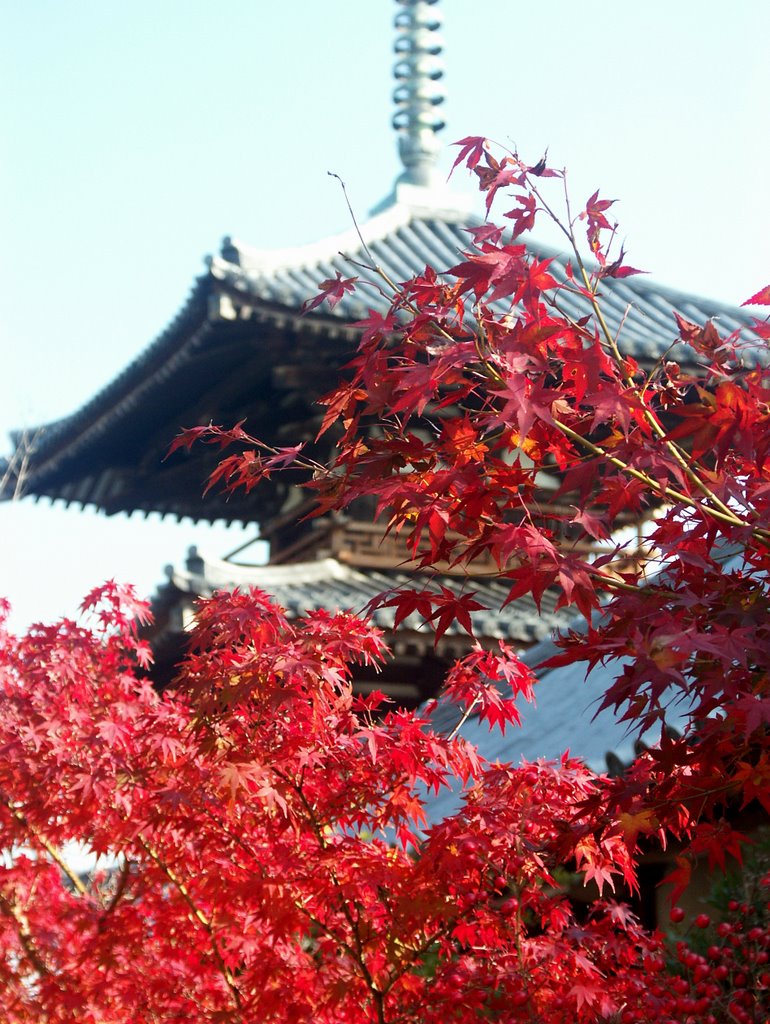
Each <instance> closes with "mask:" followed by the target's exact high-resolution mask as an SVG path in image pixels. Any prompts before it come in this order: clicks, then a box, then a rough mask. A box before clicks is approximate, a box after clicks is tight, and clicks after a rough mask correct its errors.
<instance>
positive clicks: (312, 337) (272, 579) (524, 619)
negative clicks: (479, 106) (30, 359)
mask: <svg viewBox="0 0 770 1024" xmlns="http://www.w3.org/2000/svg"><path fill="white" fill-rule="evenodd" d="M397 6H398V11H397V15H396V20H395V26H396V43H395V53H396V63H395V66H394V74H395V78H396V88H395V91H394V102H395V107H396V110H395V115H394V117H393V127H394V129H395V131H396V134H397V137H398V146H399V153H400V157H401V163H402V170H401V173H400V176H399V177H398V179H397V181H396V182H395V185H394V187H393V189H392V191H391V193H390V194H389V196H388V197H387V198H386V199H385V200H383V201H382V202H381V203H380V204H379V205H378V206H377V207H376V208H375V209H374V210H373V211H372V213H371V215H370V216H369V218H368V219H367V220H366V221H365V222H364V223H363V224H362V225H361V226H360V228H359V227H358V226H352V227H351V228H350V229H349V230H348V231H346V232H344V233H342V234H339V235H336V236H334V237H329V238H325V239H323V240H321V241H320V242H317V243H315V244H312V245H307V246H303V247H299V248H293V249H280V250H269V251H268V250H261V249H258V248H254V247H253V246H250V245H247V244H245V243H243V242H241V241H239V240H237V239H234V238H226V239H225V240H224V242H223V244H222V247H221V250H220V252H219V254H218V255H216V256H213V257H210V258H209V259H208V260H207V261H206V267H205V270H204V272H203V273H202V274H201V276H200V277H198V279H197V280H196V281H195V282H194V284H193V286H192V289H191V291H190V294H189V296H188V298H187V300H186V301H185V303H184V304H183V306H182V308H181V309H180V311H179V313H178V315H177V316H176V318H175V319H174V320H173V321H172V322H171V323H170V324H169V325H168V326H167V327H166V329H165V330H164V331H163V332H162V333H161V334H160V335H159V336H158V337H157V338H156V339H155V340H154V341H153V342H152V343H151V344H150V345H149V346H148V347H147V348H146V349H145V350H144V351H143V352H142V353H141V354H140V355H139V356H138V357H137V358H136V359H135V360H134V361H133V362H132V363H131V364H130V365H129V366H128V367H127V368H126V369H125V370H124V371H123V372H122V373H121V374H120V375H119V376H118V377H116V378H115V379H114V380H113V381H112V382H111V383H110V384H108V385H107V386H106V387H105V388H104V389H103V390H102V391H101V392H99V393H98V394H97V395H95V396H94V397H93V398H92V399H91V400H90V401H89V402H87V403H86V404H85V405H84V406H83V407H82V408H80V409H79V410H77V411H76V412H74V413H73V414H72V415H70V416H68V417H66V418H64V419H62V420H59V421H57V422H54V423H50V424H47V425H46V426H45V427H44V428H40V429H38V430H36V431H35V432H34V433H35V437H36V438H37V440H36V443H35V447H34V450H33V451H32V452H31V453H30V454H29V457H28V459H27V463H26V466H25V474H24V493H26V494H32V495H36V496H39V497H48V498H50V499H60V500H63V501H64V502H66V503H75V504H80V505H86V504H91V505H94V506H96V507H97V508H98V509H100V510H102V511H103V512H104V513H106V514H107V515H111V514H114V513H118V512H133V511H137V510H139V511H144V512H158V513H160V514H161V515H171V516H174V517H178V518H182V517H184V516H189V517H191V518H192V519H194V520H209V521H214V520H225V521H228V522H242V523H246V524H253V525H254V526H255V534H254V537H255V539H256V537H257V536H260V537H262V538H264V539H266V540H267V541H268V542H269V544H270V563H269V564H268V565H267V566H264V565H255V564H250V563H249V560H248V546H247V545H244V546H242V547H241V548H240V549H238V551H236V552H233V553H231V555H230V556H228V557H226V558H224V559H221V560H214V559H210V558H206V557H204V556H203V555H201V554H199V553H198V552H197V551H191V553H190V556H189V558H188V560H187V563H186V564H185V565H184V566H182V567H178V568H170V569H169V570H168V571H167V575H168V580H167V582H166V584H164V585H163V586H162V587H161V588H160V590H159V591H158V594H157V595H156V597H155V601H154V606H155V613H156V620H157V633H156V635H155V637H154V643H155V648H156V656H157V660H158V668H157V672H158V677H159V680H160V681H161V682H163V681H164V680H165V679H166V678H169V677H170V676H171V674H172V673H173V666H174V664H175V663H176V661H177V659H178V657H179V654H180V651H181V648H182V645H183V643H184V637H185V633H186V630H187V628H188V626H189V624H190V621H191V618H192V616H193V614H194V605H195V601H196V600H197V598H199V597H200V596H207V595H209V594H211V593H212V592H213V591H214V590H216V589H221V588H232V587H236V586H238V587H249V586H258V587H260V588H261V589H263V590H265V591H267V592H269V593H271V594H274V595H275V597H276V599H277V600H278V601H279V603H280V604H281V605H282V606H283V607H285V608H286V609H287V610H288V611H289V612H290V613H292V614H300V613H301V612H302V611H304V610H307V609H312V608H318V607H324V608H327V609H338V608H350V609H353V610H355V611H359V610H362V609H363V608H364V607H365V606H366V605H367V603H368V602H369V601H370V600H371V598H372V597H374V596H375V595H376V594H378V593H381V592H383V591H386V590H390V589H392V588H394V587H401V586H405V585H415V584H417V585H420V586H434V585H437V584H438V583H440V584H443V585H444V586H448V587H450V588H452V589H454V590H455V591H456V592H458V593H459V592H460V591H466V592H467V591H468V590H473V591H474V592H475V593H476V599H477V600H479V601H480V602H481V603H483V604H484V605H485V606H486V607H487V608H488V609H490V611H486V612H476V613H474V628H475V630H476V632H477V634H478V636H479V637H480V638H481V641H482V642H483V643H485V644H490V645H491V644H494V643H496V641H497V640H498V639H505V640H507V641H508V642H510V643H512V644H514V645H515V646H517V647H518V648H520V649H525V648H528V647H530V646H532V645H533V644H535V643H538V642H541V641H544V640H546V639H547V638H548V637H549V636H550V635H551V633H552V632H553V631H554V629H555V628H556V627H557V626H558V625H559V624H560V623H563V622H564V615H563V613H561V614H559V613H557V612H556V611H555V603H556V601H555V596H553V595H552V596H549V595H545V596H544V599H543V603H542V607H541V609H540V610H538V609H537V608H536V607H535V604H534V602H533V601H532V600H531V599H520V600H518V601H515V602H513V603H511V604H509V605H507V606H506V608H505V609H504V611H499V609H500V607H501V605H502V603H503V601H504V599H505V597H506V595H507V588H506V587H505V585H504V584H502V583H500V582H498V581H496V580H495V579H494V578H493V577H489V576H483V577H482V576H481V574H482V573H483V572H484V571H485V570H488V569H491V568H493V567H492V566H483V565H482V566H478V567H477V571H478V572H479V574H480V575H479V578H477V579H473V578H468V576H467V575H461V574H459V573H458V574H454V575H452V574H450V573H449V572H448V571H447V572H446V573H444V574H442V575H440V576H439V577H435V576H434V577H427V576H421V577H418V576H417V574H416V573H415V571H414V568H413V567H411V566H410V564H409V561H408V558H407V554H406V551H405V549H404V548H403V547H402V546H401V545H400V543H399V542H398V541H397V540H396V539H393V538H383V536H382V531H381V530H380V529H379V528H378V527H376V526H373V525H372V522H371V516H370V514H369V512H370V510H368V509H360V510H353V511H351V512H350V514H348V515H345V516H340V515H335V516H332V515H327V516H324V517H320V518H316V519H312V520H308V519H304V520H303V518H302V516H303V512H304V510H305V508H306V504H305V499H304V497H303V494H304V492H303V491H302V490H301V489H300V488H298V487H297V486H296V484H295V483H293V482H292V481H291V480H290V479H289V477H288V475H287V474H279V475H278V477H277V478H276V479H273V480H271V481H269V482H266V483H264V484H262V485H261V486H260V487H259V488H257V489H255V490H254V491H252V492H250V493H245V492H238V493H236V494H232V495H228V496H225V495H223V494H221V493H216V491H214V492H210V493H209V494H208V495H207V496H206V497H205V498H204V497H203V493H202V492H203V487H204V483H205V480H206V478H207V476H208V475H209V473H210V472H211V470H212V469H213V467H214V465H215V463H216V457H215V455H214V454H213V453H212V452H211V451H210V450H207V449H206V448H205V447H201V446H198V447H197V448H196V447H193V449H192V451H190V452H188V451H181V450H180V451H176V452H175V453H174V454H173V455H172V456H171V457H168V458H166V455H167V452H168V448H169V444H170V442H171V441H172V439H173V438H174V436H175V435H176V434H177V433H178V431H179V429H180V428H181V427H189V426H193V425H195V424H204V423H209V422H214V423H219V424H224V425H231V424H234V423H236V422H239V421H241V420H245V421H246V427H247V429H248V431H249V432H250V433H251V434H252V435H255V436H258V437H260V438H262V439H263V440H265V441H266V442H268V443H270V444H273V445H276V446H282V445H292V444H297V443H298V442H300V441H303V442H306V443H307V444H308V445H309V446H310V450H311V451H312V452H313V454H314V455H315V457H316V458H318V459H321V460H326V459H328V458H329V457H330V456H331V455H332V445H333V439H330V440H329V441H328V442H326V444H327V447H326V448H318V447H315V448H314V447H313V445H314V440H313V439H314V438H315V436H316V433H317V428H318V425H319V422H320V419H321V411H322V410H321V408H320V407H319V406H318V405H317V404H316V402H317V399H318V398H319V397H320V396H321V395H322V394H324V393H325V392H327V391H329V390H331V388H332V387H333V386H334V385H335V383H336V382H337V379H338V375H339V372H340V367H341V366H343V365H344V364H345V363H346V362H347V360H348V359H349V358H350V356H351V354H352V352H353V351H354V349H355V345H356V340H357V337H358V330H357V329H356V327H355V326H351V325H354V324H355V321H357V320H360V319H363V318H364V317H365V316H367V314H368V311H369V310H370V309H372V310H376V311H378V312H383V313H384V312H385V311H386V309H387V307H388V304H389V303H388V299H387V298H386V297H385V296H383V295H382V293H381V292H380V290H379V289H378V288H377V287H374V286H372V287H367V286H366V284H367V280H368V281H369V282H370V283H371V284H372V285H374V278H375V275H374V271H373V270H372V271H371V272H369V273H368V272H367V270H366V267H367V266H371V262H372V260H376V262H377V264H378V265H379V267H380V268H382V270H383V271H384V272H385V273H386V274H387V275H388V276H389V277H390V278H391V279H392V280H394V281H403V280H405V279H408V278H410V277H411V276H413V275H415V274H418V273H421V272H423V270H424V269H425V267H426V266H431V267H433V268H435V269H436V270H437V271H439V272H440V271H443V270H446V268H448V267H450V266H452V265H454V264H455V263H456V262H457V259H458V253H459V252H460V251H461V250H463V249H464V248H465V247H466V246H467V244H468V239H469V236H468V234H467V232H466V230H465V229H466V228H467V227H468V226H474V225H478V224H480V223H481V218H479V217H474V216H472V215H471V213H470V212H469V209H468V207H467V204H466V203H465V202H464V201H462V199H461V198H460V197H458V196H457V195H455V194H453V193H452V192H450V191H449V189H448V188H447V187H446V185H445V184H444V183H443V182H442V181H441V179H440V175H439V173H438V170H437V166H436V163H437V157H438V154H439V149H440V144H439V140H438V133H439V132H440V130H441V128H442V127H443V124H442V122H441V119H440V117H439V116H438V110H439V108H440V106H441V104H442V102H443V100H444V94H443V90H442V81H441V80H442V78H443V74H444V69H443V66H442V61H441V41H440V37H439V34H438V30H439V28H440V18H439V16H438V11H437V0H397ZM527 245H528V248H529V250H530V251H531V253H532V254H533V255H534V256H536V257H537V258H538V259H544V258H549V259H551V260H552V261H553V262H552V263H551V265H550V273H551V274H553V275H554V276H555V277H556V278H557V279H559V280H564V278H565V277H566V273H567V256H566V255H565V254H563V253H560V252H558V251H556V250H553V249H550V248H548V247H545V246H542V245H540V244H538V243H537V242H536V241H534V240H531V239H530V240H528V242H527ZM352 266H355V270H354V271H353V270H352V269H351V267H352ZM338 271H339V272H340V273H341V275H342V276H343V277H349V276H351V275H352V274H353V273H355V274H356V275H357V276H358V277H359V279H360V281H361V286H359V288H358V290H357V291H356V293H355V294H353V295H348V294H346V295H345V297H344V298H343V299H342V300H341V301H340V302H339V303H338V304H337V305H336V306H335V307H334V309H333V310H329V309H327V308H325V307H319V308H317V309H314V310H312V312H310V313H308V314H307V315H303V305H304V304H305V303H306V302H307V301H308V300H309V299H311V298H313V297H314V296H315V295H316V294H317V292H318V288H319V284H320V282H321V281H323V280H325V279H328V278H333V277H334V276H335V274H336V273H337V272H338ZM603 291H604V296H603V308H604V313H605V316H606V319H607V322H608V326H609V329H610V330H611V331H612V332H613V333H614V334H618V333H621V332H620V327H621V324H622V341H623V345H624V346H625V350H626V352H627V353H628V354H630V355H633V356H634V357H635V358H636V359H637V360H639V361H641V362H648V361H654V360H655V359H657V358H658V357H659V356H660V355H661V353H662V352H664V351H665V350H666V349H668V348H669V346H670V345H671V343H672V341H674V340H675V331H674V322H673V319H672V317H671V311H672V309H676V310H677V311H678V312H679V313H680V314H681V315H682V316H683V317H685V318H686V319H688V320H691V321H694V322H697V323H704V322H705V321H706V320H707V319H709V318H711V317H718V318H719V321H720V324H721V326H722V327H723V328H724V329H725V330H727V331H734V330H739V329H741V328H744V327H746V326H747V325H748V324H749V322H750V320H749V318H748V317H747V316H745V315H744V314H743V313H742V312H740V311H738V310H735V309H733V308H731V307H729V306H725V305H722V304H719V303H715V302H707V301H704V300H702V299H699V298H695V297H693V296H690V295H686V294H683V293H680V292H676V291H672V290H669V289H666V288H661V287H659V286H657V285H654V284H651V283H649V282H648V281H647V280H646V279H645V278H640V277H633V278H626V279H623V280H610V279H608V280H606V281H605V282H604V284H603ZM562 301H563V302H564V304H565V306H566V307H568V308H566V309H565V312H566V313H567V314H569V315H570V316H572V317H574V318H575V319H578V318H579V317H580V316H582V315H584V314H585V312H586V310H585V309H584V308H583V307H581V299H580V297H579V296H574V297H571V296H568V294H567V293H566V292H564V293H562ZM570 302H571V303H572V304H573V307H574V308H573V307H571V306H570V305H569V304H570ZM327 436H329V435H327ZM16 440H17V443H20V439H16ZM13 464H14V460H13V457H11V459H9V460H8V462H7V464H6V468H8V467H11V466H12V465H13ZM1 470H2V467H1V466H0V478H2V477H3V473H2V472H1ZM5 476H6V477H7V478H8V479H7V484H6V493H5V494H4V495H2V496H3V497H11V496H12V494H13V492H14V489H15V482H14V480H13V474H12V473H11V472H10V471H8V472H7V473H6V474H5ZM542 486H543V493H544V497H545V498H546V499H547V496H548V491H549V489H551V490H553V489H554V488H555V482H554V481H549V480H547V479H544V480H543V482H542ZM257 525H258V528H259V533H257V529H256V528H257ZM375 621H377V623H378V624H379V625H380V626H382V628H383V629H384V630H385V631H386V633H387V634H389V640H390V642H391V646H392V648H393V652H394V659H393V662H392V665H391V667H390V669H389V670H388V672H387V673H386V675H385V677H384V678H383V677H380V678H378V679H376V680H375V679H366V678H363V677H362V678H359V680H358V686H359V689H360V690H362V691H364V692H365V691H366V690H368V689H371V688H373V687H375V686H376V687H377V688H380V689H385V690H389V692H390V694H391V695H392V696H393V698H394V699H396V700H398V701H400V702H403V703H404V704H405V705H414V704H416V703H418V702H419V701H422V700H424V699H425V698H426V697H428V696H430V695H432V694H433V693H434V692H435V691H436V689H437V688H438V686H439V685H440V682H441V679H442V678H443V674H444V670H445V668H446V665H447V663H448V661H449V660H450V659H452V658H454V657H456V656H457V655H459V654H461V653H462V652H463V651H464V650H466V649H467V646H468V643H469V640H468V638H467V637H465V636H464V635H462V634H461V633H460V632H459V631H458V632H454V633H453V632H452V631H451V630H450V631H448V634H447V635H446V636H445V637H443V638H442V641H441V642H440V643H439V645H438V647H436V648H435V649H434V644H433V636H432V634H431V632H430V631H429V630H428V629H426V628H425V626H424V624H423V623H422V622H421V621H419V620H418V619H417V617H416V616H411V617H410V618H408V619H407V620H406V621H405V622H404V623H403V624H402V625H401V626H400V627H399V629H398V631H397V632H396V633H394V632H393V629H392V626H393V619H392V610H391V609H385V608H381V609H380V610H379V611H378V612H376V613H375Z"/></svg>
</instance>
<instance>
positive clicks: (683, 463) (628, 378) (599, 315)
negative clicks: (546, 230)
mask: <svg viewBox="0 0 770 1024" xmlns="http://www.w3.org/2000/svg"><path fill="white" fill-rule="evenodd" d="M530 188H531V190H532V192H533V194H534V195H535V196H537V199H538V201H539V202H540V203H541V204H542V206H543V209H544V210H545V211H546V213H547V214H548V215H549V216H550V217H551V219H552V220H553V221H554V222H555V223H556V224H557V225H558V227H559V228H560V229H561V230H562V231H563V233H564V234H565V235H566V236H567V238H568V239H569V243H570V247H571V248H572V251H573V253H574V255H575V259H576V260H577V265H578V269H579V270H580V274H581V277H582V278H583V284H584V285H585V289H586V292H587V293H588V300H589V302H590V303H591V309H592V311H593V314H594V316H595V318H596V321H597V323H598V324H599V327H600V329H601V332H602V335H603V336H604V339H605V342H606V344H607V345H608V347H609V350H610V354H611V355H612V358H613V360H614V361H615V364H616V366H617V367H618V368H619V370H620V372H621V374H622V376H623V379H624V381H625V382H626V386H627V387H628V388H629V390H631V391H632V392H633V394H634V395H635V396H636V398H637V399H638V401H639V403H640V405H641V407H642V414H643V416H644V418H645V420H646V421H647V423H648V424H649V426H650V428H651V430H652V431H653V432H654V433H655V434H656V435H657V436H658V438H659V439H660V440H661V441H663V444H664V445H665V447H666V449H667V450H668V452H669V453H670V454H671V456H672V457H673V458H674V459H675V460H676V462H677V463H678V464H679V466H680V468H681V469H682V471H683V472H684V473H685V475H686V476H687V478H688V479H689V480H690V482H691V483H692V484H694V485H695V486H696V487H697V488H698V490H700V491H702V492H703V494H704V495H705V496H706V497H707V498H708V499H709V500H710V501H713V502H714V505H715V506H716V507H717V508H718V509H719V510H720V511H721V512H722V513H723V514H726V515H730V514H731V511H730V508H729V506H728V505H726V504H725V503H724V502H723V501H722V500H721V499H720V498H719V497H718V496H717V495H716V494H715V493H714V492H713V491H712V489H711V488H710V487H709V486H708V484H707V483H706V481H705V480H703V479H702V478H701V477H700V476H699V475H698V474H697V473H696V472H695V470H694V469H693V468H692V465H691V464H690V461H689V459H688V458H687V453H686V452H685V451H684V450H683V449H682V448H681V447H680V446H679V445H678V444H676V443H675V442H674V441H672V440H671V439H670V438H667V437H666V433H667V432H666V429H665V428H664V426H663V424H662V423H661V422H660V420H659V419H658V417H657V416H656V415H655V414H654V413H653V411H652V409H650V408H649V406H648V405H647V403H646V402H645V400H644V391H643V390H640V389H639V388H638V387H637V385H636V382H635V381H634V379H633V376H632V374H631V373H630V371H629V370H628V367H627V366H626V362H625V360H624V359H623V356H622V355H621V352H620V349H619V348H618V342H617V338H616V337H615V336H614V335H613V333H612V331H610V329H609V327H608V325H607V321H606V320H605V318H604V312H603V310H602V308H601V305H600V303H599V299H598V293H597V290H596V289H597V284H598V282H595V281H594V280H593V279H592V277H591V275H589V273H588V271H587V269H586V265H585V262H584V261H583V256H582V254H581V252H580V248H579V246H578V244H577V240H576V238H575V233H574V230H573V226H572V225H573V224H574V221H573V220H572V217H571V210H570V201H569V193H568V191H567V179H566V175H565V177H564V199H565V203H566V207H567V221H568V223H569V225H570V226H569V229H567V228H566V227H565V225H564V224H562V222H561V220H560V218H559V217H558V215H557V214H556V213H555V212H554V211H553V210H552V209H551V207H550V206H549V204H548V203H547V202H546V201H545V199H544V198H543V196H542V194H541V193H540V191H539V190H538V188H537V186H535V185H533V184H531V183H530ZM624 321H625V317H624ZM621 326H622V324H621Z"/></svg>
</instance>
